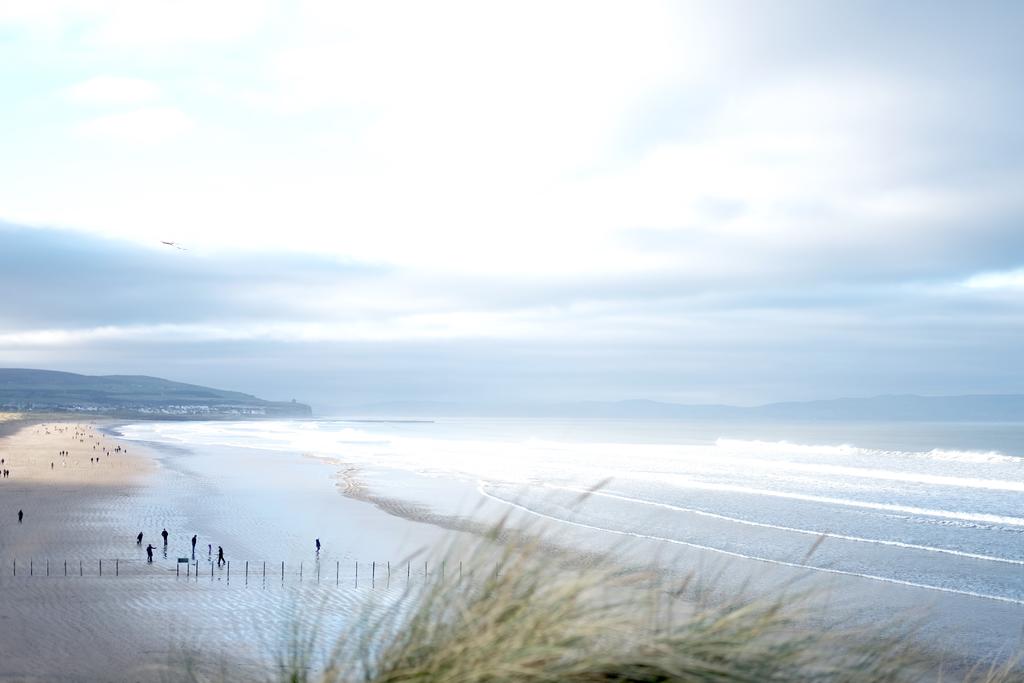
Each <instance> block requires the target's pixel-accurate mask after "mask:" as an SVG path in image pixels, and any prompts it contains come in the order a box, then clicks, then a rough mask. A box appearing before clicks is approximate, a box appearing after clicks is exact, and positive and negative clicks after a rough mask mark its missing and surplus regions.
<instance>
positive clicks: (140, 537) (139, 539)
mask: <svg viewBox="0 0 1024 683" xmlns="http://www.w3.org/2000/svg"><path fill="white" fill-rule="evenodd" d="M135 545H142V532H141V531H140V532H139V535H138V536H136V537H135Z"/></svg>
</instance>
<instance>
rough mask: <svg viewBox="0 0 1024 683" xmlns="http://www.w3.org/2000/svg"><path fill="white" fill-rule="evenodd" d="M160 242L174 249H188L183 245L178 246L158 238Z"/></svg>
mask: <svg viewBox="0 0 1024 683" xmlns="http://www.w3.org/2000/svg"><path fill="white" fill-rule="evenodd" d="M160 244H166V245H167V246H169V247H174V248H175V249H181V250H182V251H188V249H186V248H185V247H181V246H178V245H177V244H176V243H175V242H165V241H164V240H160Z"/></svg>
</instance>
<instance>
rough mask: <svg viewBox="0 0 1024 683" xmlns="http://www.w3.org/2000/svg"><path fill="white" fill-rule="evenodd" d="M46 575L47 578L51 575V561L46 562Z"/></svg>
mask: <svg viewBox="0 0 1024 683" xmlns="http://www.w3.org/2000/svg"><path fill="white" fill-rule="evenodd" d="M46 575H47V576H49V575H50V561H49V560H47V561H46Z"/></svg>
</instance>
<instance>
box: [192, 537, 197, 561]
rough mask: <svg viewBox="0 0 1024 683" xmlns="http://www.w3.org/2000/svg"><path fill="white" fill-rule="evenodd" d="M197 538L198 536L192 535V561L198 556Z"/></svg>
mask: <svg viewBox="0 0 1024 683" xmlns="http://www.w3.org/2000/svg"><path fill="white" fill-rule="evenodd" d="M196 538H197V534H192V559H195V556H196Z"/></svg>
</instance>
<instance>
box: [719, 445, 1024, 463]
mask: <svg viewBox="0 0 1024 683" xmlns="http://www.w3.org/2000/svg"><path fill="white" fill-rule="evenodd" d="M715 446H716V447H718V448H720V449H722V450H726V451H731V452H735V453H742V454H751V455H806V456H829V457H837V456H839V457H849V456H862V457H864V456H866V457H869V458H902V459H918V460H938V461H943V462H963V463H971V464H982V463H996V464H1013V465H1024V458H1019V457H1015V456H1012V455H1006V454H1005V453H1000V452H999V451H971V450H967V451H964V450H954V449H945V448H933V449H932V450H929V451H900V450H885V449H876V448H862V447H859V446H854V445H851V444H839V445H827V444H802V443H795V442H792V441H785V440H783V441H762V440H758V439H727V438H720V439H716V440H715Z"/></svg>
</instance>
